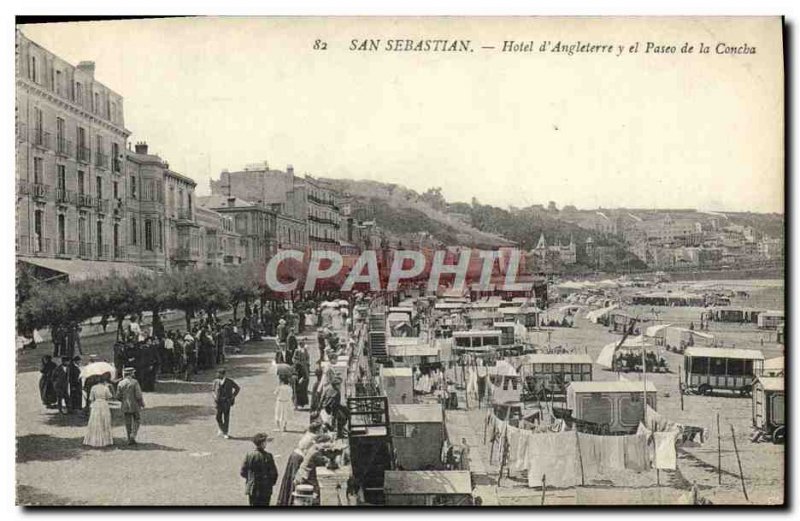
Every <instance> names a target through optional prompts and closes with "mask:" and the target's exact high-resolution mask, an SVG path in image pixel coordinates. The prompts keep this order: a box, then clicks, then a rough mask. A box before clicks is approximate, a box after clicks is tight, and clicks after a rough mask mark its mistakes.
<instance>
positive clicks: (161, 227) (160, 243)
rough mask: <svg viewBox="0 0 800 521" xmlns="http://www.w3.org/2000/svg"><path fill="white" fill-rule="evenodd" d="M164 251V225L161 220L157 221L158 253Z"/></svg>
mask: <svg viewBox="0 0 800 521" xmlns="http://www.w3.org/2000/svg"><path fill="white" fill-rule="evenodd" d="M163 249H164V223H163V222H162V221H161V219H159V220H158V251H162V250H163Z"/></svg>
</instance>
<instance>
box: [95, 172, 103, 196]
mask: <svg viewBox="0 0 800 521" xmlns="http://www.w3.org/2000/svg"><path fill="white" fill-rule="evenodd" d="M95 187H96V189H97V193H96V195H97V198H98V199H102V198H103V178H102V177H100V176H97V177H96V178H95Z"/></svg>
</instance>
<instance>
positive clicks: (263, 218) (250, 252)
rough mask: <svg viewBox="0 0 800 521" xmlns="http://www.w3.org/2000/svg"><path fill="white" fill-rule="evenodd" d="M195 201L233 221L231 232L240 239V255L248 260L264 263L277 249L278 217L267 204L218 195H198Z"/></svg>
mask: <svg viewBox="0 0 800 521" xmlns="http://www.w3.org/2000/svg"><path fill="white" fill-rule="evenodd" d="M197 202H198V206H202V207H203V208H206V209H210V210H214V211H215V212H218V213H221V214H222V215H224V216H227V217H230V218H231V219H232V220H233V232H234V233H236V234H238V235H239V236H240V238H241V239H240V242H241V245H242V256H243V258H244V259H245V260H246V261H247V262H264V263H265V262H267V261H268V260H269V259H270V258H271V257H272V256H273V255H275V253H276V252H277V249H278V245H277V224H278V218H277V214H276V213H275V211H273V210H272V209H271V208H270V207H268V206H265V205H263V204H255V203H251V202H249V201H245V200H243V199H240V198H238V197H234V196H231V197H226V196H220V195H210V196H205V197H199V198H198V199H197Z"/></svg>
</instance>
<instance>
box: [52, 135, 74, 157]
mask: <svg viewBox="0 0 800 521" xmlns="http://www.w3.org/2000/svg"><path fill="white" fill-rule="evenodd" d="M71 151H72V141H70V140H69V139H65V138H63V137H57V138H56V154H58V155H60V156H64V157H69V156H70V154H71V153H72V152H71Z"/></svg>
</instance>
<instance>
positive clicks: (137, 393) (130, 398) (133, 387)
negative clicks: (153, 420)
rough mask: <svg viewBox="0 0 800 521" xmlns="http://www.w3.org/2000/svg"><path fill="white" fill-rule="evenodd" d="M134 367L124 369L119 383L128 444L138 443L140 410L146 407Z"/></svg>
mask: <svg viewBox="0 0 800 521" xmlns="http://www.w3.org/2000/svg"><path fill="white" fill-rule="evenodd" d="M133 373H134V369H133V367H126V368H124V369H123V370H122V375H123V377H124V378H123V379H122V381H121V382H120V383H119V384H118V385H117V396H116V398H117V400H119V401H120V402H121V403H122V406H121V409H122V413H123V414H124V415H125V432H126V433H127V435H128V445H136V434H137V433H138V432H139V424H140V422H141V417H140V415H139V411H141V410H142V409H143V408H144V398H143V397H142V388H141V387H140V386H139V382H137V381H136V379H135V378H134V377H133Z"/></svg>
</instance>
